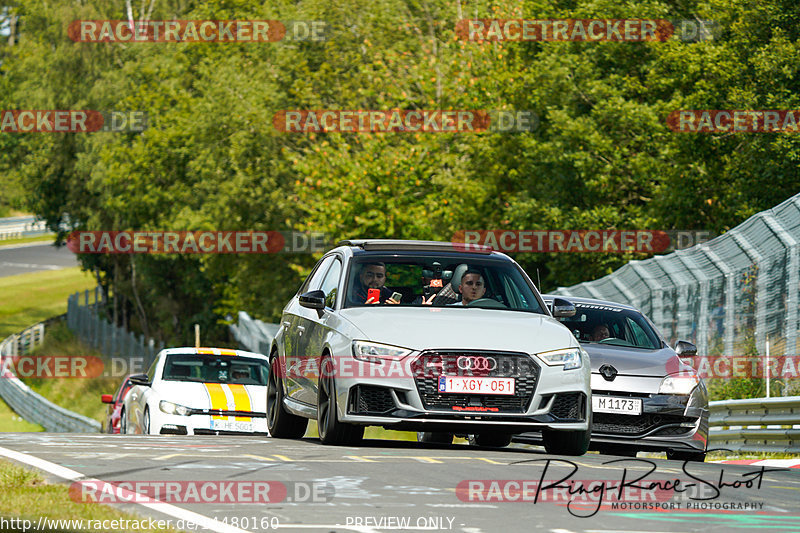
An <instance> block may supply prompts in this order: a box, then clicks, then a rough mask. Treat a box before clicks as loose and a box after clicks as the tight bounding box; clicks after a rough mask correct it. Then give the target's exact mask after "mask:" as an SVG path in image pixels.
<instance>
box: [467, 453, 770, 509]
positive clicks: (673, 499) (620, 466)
mask: <svg viewBox="0 0 800 533" xmlns="http://www.w3.org/2000/svg"><path fill="white" fill-rule="evenodd" d="M602 464H603V465H609V466H608V467H607V469H609V470H618V471H619V475H618V476H617V477H616V478H606V479H573V477H574V476H575V475H576V474H577V473H578V472H579V470H580V467H581V465H579V464H577V463H574V462H572V461H568V460H564V459H532V460H525V461H519V462H517V463H515V465H517V466H519V467H521V466H522V465H527V466H538V465H543V468H542V470H541V473H539V475H538V476H536V477H531V478H529V479H520V478H517V479H465V480H463V481H461V482H460V483H458V485H457V486H456V489H455V491H456V497H457V498H458V499H459V500H460V501H462V502H472V503H475V502H482V503H492V502H494V503H499V502H510V503H527V504H547V503H554V504H557V505H562V506H565V507H566V509H567V511H568V512H569V513H570V514H571V515H572V516H575V517H579V518H590V517H592V516H595V515H596V514H597V513H598V512H600V511H601V510H644V511H646V510H660V511H675V510H693V509H694V510H726V511H744V512H752V511H758V510H761V509H762V508H763V506H764V503H763V502H741V501H738V502H734V501H727V500H725V499H724V498H725V497H726V496H727V497H730V496H731V495H732V492H734V491H743V490H744V491H748V492H749V493H752V492H754V491H756V492H757V491H759V490H761V489H762V487H765V486H764V482H765V481H766V474H768V473H770V472H780V471H784V470H785V469H783V468H768V467H766V466H760V467H757V468H754V469H753V470H749V471H741V470H735V471H726V469H725V468H724V467H723V466H721V465H720V466H719V468H718V471H714V472H711V473H708V472H704V473H701V472H700V469H698V468H696V467H693V466H692V465H691V463H690V462H688V461H685V462H684V463H683V465H682V467H681V471H680V474H679V475H678V476H676V474H675V472H674V471H673V470H672V469H670V470H669V472H668V474H666V475H665V473H659V472H658V465H657V463H655V462H654V461H650V460H647V459H634V458H630V459H628V458H626V459H612V460H608V461H604V462H602ZM612 465H613V466H612ZM629 469H630V470H629ZM549 470H552V472H550V473H549V474H548V471H549ZM651 476H652V477H651Z"/></svg>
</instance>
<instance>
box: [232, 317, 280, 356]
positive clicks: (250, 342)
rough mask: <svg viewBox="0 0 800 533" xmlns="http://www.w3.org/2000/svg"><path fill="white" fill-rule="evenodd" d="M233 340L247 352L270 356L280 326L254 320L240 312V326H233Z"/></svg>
mask: <svg viewBox="0 0 800 533" xmlns="http://www.w3.org/2000/svg"><path fill="white" fill-rule="evenodd" d="M230 328H231V333H232V334H233V338H234V339H236V341H237V342H238V343H239V346H241V347H242V348H244V349H245V350H248V351H251V352H255V353H263V354H265V355H269V348H270V346H272V341H273V339H274V338H275V335H276V334H277V333H278V328H279V326H278V324H269V323H266V322H262V321H260V320H253V319H252V318H250V315H248V314H247V313H245V312H244V311H239V324H238V325H237V324H231V325H230Z"/></svg>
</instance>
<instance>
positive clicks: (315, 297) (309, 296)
mask: <svg viewBox="0 0 800 533" xmlns="http://www.w3.org/2000/svg"><path fill="white" fill-rule="evenodd" d="M300 305H302V306H303V307H307V308H308V309H318V310H322V309H325V293H324V292H322V291H320V290H316V291H310V292H306V293H303V294H301V295H300Z"/></svg>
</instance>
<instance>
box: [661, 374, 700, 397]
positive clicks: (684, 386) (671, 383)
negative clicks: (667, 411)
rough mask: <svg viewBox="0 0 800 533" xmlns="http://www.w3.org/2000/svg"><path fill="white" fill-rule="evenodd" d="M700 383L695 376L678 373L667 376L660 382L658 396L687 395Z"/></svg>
mask: <svg viewBox="0 0 800 533" xmlns="http://www.w3.org/2000/svg"><path fill="white" fill-rule="evenodd" d="M699 383H700V378H699V377H698V376H697V374H687V373H680V374H674V375H672V376H667V377H665V378H664V379H663V380H661V385H659V387H658V393H659V394H689V393H691V392H692V391H693V390H694V388H695V387H696V386H697V385H698V384H699Z"/></svg>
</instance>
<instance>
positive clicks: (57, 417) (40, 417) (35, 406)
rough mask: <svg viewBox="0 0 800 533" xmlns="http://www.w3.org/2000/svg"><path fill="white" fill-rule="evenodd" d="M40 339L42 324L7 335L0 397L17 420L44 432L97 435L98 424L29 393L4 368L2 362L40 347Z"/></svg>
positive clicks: (0, 355)
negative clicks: (37, 346) (41, 428)
mask: <svg viewBox="0 0 800 533" xmlns="http://www.w3.org/2000/svg"><path fill="white" fill-rule="evenodd" d="M43 337H44V324H36V325H35V326H32V327H30V328H28V329H26V330H25V331H23V332H22V333H20V334H19V335H11V336H10V337H7V338H6V339H5V340H3V341H2V342H0V397H2V398H3V400H5V402H6V403H7V404H8V406H9V407H11V409H13V410H14V412H16V413H17V414H18V415H19V416H21V417H22V418H24V419H25V420H27V421H28V422H33V423H34V424H39V425H40V426H42V427H43V428H44V429H45V430H46V431H51V432H57V433H97V432H99V431H100V427H101V426H100V422H98V421H97V420H92V419H91V418H87V417H85V416H83V415H79V414H78V413H73V412H72V411H70V410H68V409H64V408H63V407H60V406H58V405H56V404H54V403H53V402H51V401H49V400H47V399H46V398H43V397H42V396H40V395H38V394H36V393H35V392H33V391H32V390H31V389H30V387H28V386H27V385H25V384H24V383H23V382H22V381H20V380H19V379H18V378H17V376H15V375H14V374H13V373H12V372H11V371H10V370H9V369H8V366H7V360H6V358H10V357H17V356H20V355H24V354H26V353H27V352H29V351H30V350H32V349H33V348H34V347H35V346H36V344H40V343H41V342H42V339H43Z"/></svg>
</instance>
